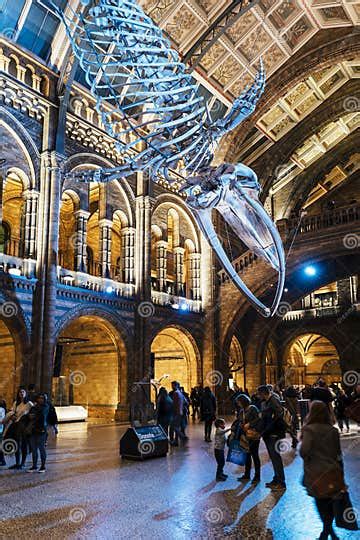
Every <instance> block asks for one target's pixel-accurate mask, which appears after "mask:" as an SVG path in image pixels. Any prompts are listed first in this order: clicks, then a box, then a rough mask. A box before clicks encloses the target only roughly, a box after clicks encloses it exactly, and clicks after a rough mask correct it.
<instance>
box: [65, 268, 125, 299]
mask: <svg viewBox="0 0 360 540" xmlns="http://www.w3.org/2000/svg"><path fill="white" fill-rule="evenodd" d="M58 281H59V283H61V284H62V285H68V286H70V287H80V288H82V289H89V290H91V291H97V292H104V293H108V294H110V293H111V294H115V295H117V296H123V297H126V298H131V297H133V296H134V294H135V285H134V284H132V283H120V282H118V281H115V280H113V279H107V278H102V277H97V276H91V275H90V274H84V273H82V272H74V271H73V270H67V269H66V268H61V266H58Z"/></svg>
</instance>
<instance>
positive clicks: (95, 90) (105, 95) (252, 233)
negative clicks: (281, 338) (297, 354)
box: [53, 0, 285, 317]
mask: <svg viewBox="0 0 360 540" xmlns="http://www.w3.org/2000/svg"><path fill="white" fill-rule="evenodd" d="M80 4H81V5H80V7H79V8H78V9H77V10H76V11H74V10H71V8H70V7H69V6H68V7H67V8H66V10H65V12H63V11H61V10H60V9H59V8H58V7H57V6H56V5H54V4H53V8H54V10H55V11H57V13H58V15H59V16H60V18H61V20H62V21H63V23H64V25H65V28H66V31H67V34H68V36H69V39H70V42H71V46H72V50H73V53H74V55H75V57H76V58H77V59H78V61H79V64H80V67H81V68H82V70H83V71H84V72H85V77H86V81H87V83H88V84H89V85H90V88H91V93H92V95H93V96H94V97H96V99H97V103H96V110H97V112H98V113H99V114H100V116H101V120H102V123H103V125H104V129H105V131H106V132H107V133H108V134H109V135H110V136H111V137H112V138H113V139H114V140H115V141H116V150H117V152H118V153H119V155H120V157H121V159H122V160H123V161H122V163H121V164H120V165H119V166H115V167H114V168H111V169H104V168H103V169H99V170H85V171H77V172H73V173H70V177H72V178H73V179H75V180H77V181H83V182H91V181H97V182H110V181H112V180H115V179H117V180H119V179H121V178H124V177H126V176H128V175H132V174H134V172H136V171H138V172H139V171H146V170H149V174H150V177H151V179H152V180H153V181H154V182H163V181H164V179H165V180H166V181H167V182H168V183H170V184H174V183H175V184H177V185H178V184H179V178H180V179H181V182H180V183H181V188H180V191H181V192H182V193H183V194H185V196H186V203H187V205H188V206H189V207H190V208H191V210H192V212H193V214H194V217H195V219H196V221H197V223H198V225H199V227H200V229H201V231H202V233H203V234H204V236H205V237H206V238H207V240H208V242H209V244H210V245H211V246H212V248H213V249H214V251H215V252H216V254H217V256H218V258H219V259H220V262H221V263H222V265H223V267H224V269H225V271H226V272H227V274H228V275H229V277H230V278H231V280H232V281H233V282H234V284H235V285H236V286H237V288H238V289H239V290H240V291H241V292H242V293H243V294H244V295H245V296H246V298H247V299H248V301H249V302H250V303H251V304H252V305H253V306H254V307H255V308H256V309H257V310H258V311H259V312H260V313H261V314H262V315H264V316H266V317H268V316H271V315H273V314H274V313H275V312H276V310H277V307H278V305H279V302H280V299H281V296H282V292H283V288H284V280H285V257H284V250H283V246H282V242H281V239H280V236H279V233H278V231H277V229H276V227H275V225H274V224H273V222H272V220H271V219H270V217H269V216H268V214H267V213H266V211H265V209H264V207H263V206H262V204H261V203H260V201H259V198H258V197H259V192H260V185H259V183H258V179H257V176H256V174H255V172H254V171H253V170H252V169H250V168H249V167H247V166H245V165H243V164H242V163H237V164H231V163H224V164H222V165H220V166H218V167H215V166H212V165H211V162H212V160H213V157H214V153H215V150H216V148H217V146H218V144H219V142H220V140H221V138H222V137H223V136H224V135H225V134H226V133H228V132H230V131H232V130H233V129H235V128H236V127H237V126H238V125H239V124H240V123H241V122H242V121H243V120H244V119H245V118H247V117H248V116H249V115H250V114H251V113H252V112H253V111H254V110H255V107H256V104H257V102H258V100H259V99H260V97H261V95H262V93H263V91H264V87H265V73H264V68H263V65H262V62H260V68H259V71H258V73H257V75H256V78H255V80H254V83H253V84H252V86H251V87H250V88H247V89H246V90H245V91H244V92H243V93H242V94H241V95H240V97H238V98H237V99H235V101H234V103H233V105H232V107H231V110H230V111H229V113H228V114H227V115H226V116H225V117H224V118H222V119H219V120H216V121H215V122H214V121H212V119H211V115H210V112H209V110H208V108H207V104H206V101H205V99H204V97H203V96H201V95H200V94H199V92H198V89H197V86H196V84H195V83H194V79H193V78H192V77H191V75H190V74H189V73H187V71H186V66H185V65H184V64H183V63H182V62H181V61H180V60H179V55H178V53H177V52H176V51H175V50H174V49H173V48H172V47H171V45H170V42H169V40H168V39H167V38H166V37H165V36H164V35H163V33H162V31H161V30H160V28H158V27H157V26H156V25H155V23H154V22H153V20H152V19H151V18H150V17H148V16H147V15H146V14H145V13H144V11H143V10H142V8H141V7H140V6H139V5H138V4H137V3H136V1H135V0H81V2H80ZM114 113H115V114H114ZM68 176H69V175H68ZM213 208H216V210H218V211H219V212H220V214H221V215H222V216H223V218H224V219H225V221H226V222H227V223H228V224H229V225H230V226H231V227H232V229H233V230H234V232H235V233H236V234H237V235H238V236H239V237H240V238H241V240H242V241H243V242H244V243H245V244H246V245H247V246H248V248H249V249H250V250H252V251H253V252H254V253H256V255H258V256H259V257H261V258H263V259H265V261H267V262H268V263H269V264H270V265H271V266H272V267H273V268H274V269H275V270H276V271H277V272H278V283H277V289H276V292H275V295H274V299H273V302H272V305H271V306H270V307H267V306H265V305H264V304H263V303H262V302H261V301H260V300H259V299H258V298H257V297H256V296H255V295H254V294H253V293H252V291H250V289H249V288H248V287H247V286H246V285H245V283H244V282H243V281H242V280H241V279H240V277H239V276H238V274H237V273H236V272H235V269H234V267H233V266H232V264H231V262H230V260H229V258H228V256H227V254H226V252H225V250H224V249H223V247H222V244H221V242H220V240H219V238H218V236H217V234H216V232H215V229H214V226H213V223H212V219H211V212H212V209H213Z"/></svg>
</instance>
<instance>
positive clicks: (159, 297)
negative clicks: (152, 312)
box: [151, 290, 202, 313]
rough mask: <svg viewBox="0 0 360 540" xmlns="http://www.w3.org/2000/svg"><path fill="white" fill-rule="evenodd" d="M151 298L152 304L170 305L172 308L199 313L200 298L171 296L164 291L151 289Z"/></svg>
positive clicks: (200, 306)
mask: <svg viewBox="0 0 360 540" xmlns="http://www.w3.org/2000/svg"><path fill="white" fill-rule="evenodd" d="M151 300H152V302H153V303H154V304H156V305H159V306H167V307H172V308H173V309H174V310H180V311H183V312H186V311H192V312H195V313H199V312H200V311H202V303H201V300H190V299H189V298H184V297H182V296H173V295H171V294H167V293H165V292H159V291H154V290H152V291H151Z"/></svg>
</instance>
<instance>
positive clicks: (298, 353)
mask: <svg viewBox="0 0 360 540" xmlns="http://www.w3.org/2000/svg"><path fill="white" fill-rule="evenodd" d="M284 360H285V361H284V365H285V377H286V384H296V385H303V384H314V383H315V382H316V381H317V379H319V377H321V378H322V379H324V380H325V381H326V383H327V384H331V383H334V382H335V383H336V382H341V367H340V359H339V353H338V351H337V349H336V347H335V345H334V344H333V343H332V342H331V341H330V340H329V339H328V338H327V337H325V336H323V335H321V334H314V333H308V334H302V335H300V336H297V337H296V338H294V339H293V340H292V341H291V343H290V344H289V345H288V347H287V350H286V352H285V358H284Z"/></svg>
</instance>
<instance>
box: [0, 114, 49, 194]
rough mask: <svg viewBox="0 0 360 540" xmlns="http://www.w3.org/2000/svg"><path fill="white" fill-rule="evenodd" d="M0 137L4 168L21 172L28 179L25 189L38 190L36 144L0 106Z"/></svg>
mask: <svg viewBox="0 0 360 540" xmlns="http://www.w3.org/2000/svg"><path fill="white" fill-rule="evenodd" d="M2 130H4V131H5V132H6V135H5V134H1V131H2ZM0 137H1V140H2V141H3V145H2V155H3V157H5V158H6V168H7V169H10V168H11V167H15V168H17V169H18V170H20V171H23V174H25V175H26V177H27V179H28V185H27V187H28V188H29V189H38V188H39V186H38V182H39V178H38V175H37V173H38V171H39V167H40V155H39V151H38V149H37V147H36V144H35V142H34V141H33V139H32V137H31V136H30V135H29V133H28V131H27V130H26V129H25V128H24V126H23V125H22V124H21V123H20V122H19V121H18V120H17V119H16V118H15V116H13V115H12V114H11V113H9V112H8V111H7V110H6V109H5V108H4V107H1V106H0ZM14 143H15V144H14ZM19 154H20V155H19ZM24 178H25V177H24Z"/></svg>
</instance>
